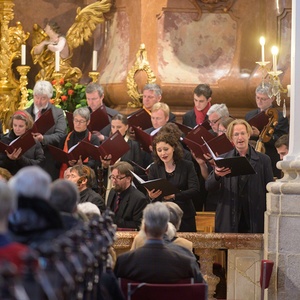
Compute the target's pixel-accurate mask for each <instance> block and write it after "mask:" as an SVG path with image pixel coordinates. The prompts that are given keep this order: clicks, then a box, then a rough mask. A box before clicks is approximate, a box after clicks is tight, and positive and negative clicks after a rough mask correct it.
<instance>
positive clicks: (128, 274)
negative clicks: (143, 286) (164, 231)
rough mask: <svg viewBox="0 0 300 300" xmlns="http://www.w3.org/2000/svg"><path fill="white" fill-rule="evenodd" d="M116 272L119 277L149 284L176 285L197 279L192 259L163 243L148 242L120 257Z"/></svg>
mask: <svg viewBox="0 0 300 300" xmlns="http://www.w3.org/2000/svg"><path fill="white" fill-rule="evenodd" d="M114 272H115V274H116V276H117V277H121V278H126V279H130V280H134V281H139V282H148V283H174V282H177V281H179V280H181V279H186V278H193V277H195V273H194V270H193V267H192V266H191V259H190V258H189V257H188V256H186V255H184V254H182V253H179V252H178V251H174V250H172V249H171V248H169V247H168V246H166V245H165V244H163V242H162V241H155V242H152V241H147V242H146V244H145V245H144V246H142V247H140V248H138V249H136V250H133V251H129V252H126V253H123V254H121V255H119V256H118V258H117V262H116V265H115V268H114Z"/></svg>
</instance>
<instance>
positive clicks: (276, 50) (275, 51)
mask: <svg viewBox="0 0 300 300" xmlns="http://www.w3.org/2000/svg"><path fill="white" fill-rule="evenodd" d="M271 52H272V54H273V72H277V55H278V48H277V47H276V46H273V47H272V49H271Z"/></svg>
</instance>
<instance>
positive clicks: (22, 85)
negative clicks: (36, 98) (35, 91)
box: [17, 66, 30, 110]
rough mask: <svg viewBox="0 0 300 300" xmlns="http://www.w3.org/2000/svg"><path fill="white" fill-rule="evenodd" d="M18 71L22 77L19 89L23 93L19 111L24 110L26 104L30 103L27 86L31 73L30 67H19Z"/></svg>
mask: <svg viewBox="0 0 300 300" xmlns="http://www.w3.org/2000/svg"><path fill="white" fill-rule="evenodd" d="M17 71H18V72H19V74H20V75H21V76H20V85H19V89H20V92H21V101H20V104H19V109H21V110H23V109H25V106H26V103H27V101H28V90H27V85H28V78H27V74H28V72H29V71H30V67H29V66H17Z"/></svg>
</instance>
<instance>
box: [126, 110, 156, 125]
mask: <svg viewBox="0 0 300 300" xmlns="http://www.w3.org/2000/svg"><path fill="white" fill-rule="evenodd" d="M127 120H128V124H129V126H131V127H132V126H136V127H141V128H142V129H143V130H145V129H147V128H150V127H152V122H151V116H150V115H149V113H148V112H147V111H146V110H144V109H143V108H142V109H140V110H138V111H136V112H134V113H132V114H131V115H129V116H128V117H127Z"/></svg>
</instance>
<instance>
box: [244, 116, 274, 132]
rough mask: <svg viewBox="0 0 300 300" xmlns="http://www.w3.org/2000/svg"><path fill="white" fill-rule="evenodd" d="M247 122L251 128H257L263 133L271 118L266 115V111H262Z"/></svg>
mask: <svg viewBox="0 0 300 300" xmlns="http://www.w3.org/2000/svg"><path fill="white" fill-rule="evenodd" d="M247 122H248V123H249V124H250V125H251V126H254V127H256V128H257V129H258V130H259V131H262V130H263V129H264V127H265V126H266V125H267V124H268V122H269V117H268V116H267V115H266V112H265V111H262V112H260V113H259V114H257V115H256V116H254V117H253V118H251V119H249V120H248V121H247Z"/></svg>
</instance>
